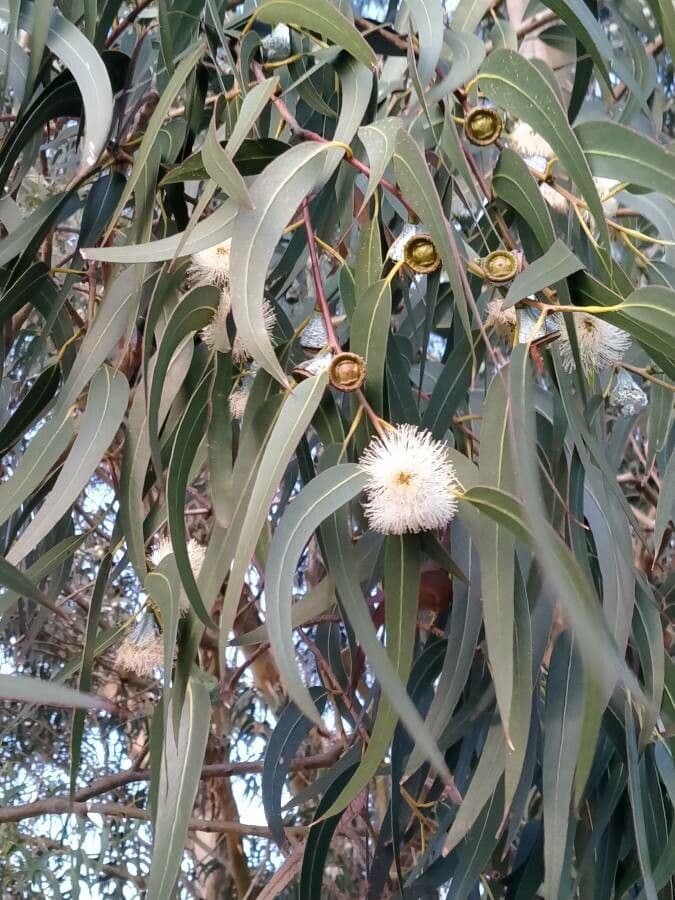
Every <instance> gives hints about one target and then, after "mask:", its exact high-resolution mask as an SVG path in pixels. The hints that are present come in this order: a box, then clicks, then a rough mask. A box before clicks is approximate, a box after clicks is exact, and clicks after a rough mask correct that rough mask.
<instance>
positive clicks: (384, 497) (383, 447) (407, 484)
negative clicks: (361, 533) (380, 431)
mask: <svg viewBox="0 0 675 900" xmlns="http://www.w3.org/2000/svg"><path fill="white" fill-rule="evenodd" d="M359 465H360V466H361V468H362V469H363V470H364V472H365V473H366V474H367V476H368V483H367V485H366V488H365V491H366V496H367V502H366V504H365V507H364V508H365V513H366V517H367V519H368V523H369V525H370V527H371V528H372V529H373V530H374V531H379V532H381V533H382V534H405V533H407V532H419V531H431V530H433V529H435V528H442V527H443V526H444V525H447V524H448V522H450V521H451V520H452V519H453V518H454V516H455V513H456V512H457V499H456V497H455V495H454V493H453V491H455V490H456V489H457V477H456V475H455V469H454V466H453V465H452V463H451V462H450V459H449V458H448V453H447V448H446V445H445V443H443V442H442V441H436V440H434V438H433V437H432V436H431V434H430V433H429V432H428V431H422V430H421V429H419V428H417V427H416V426H414V425H397V426H396V428H393V429H391V431H389V430H388V431H387V432H386V433H385V435H384V437H383V438H375V439H374V440H373V441H371V443H370V444H369V445H368V447H367V448H366V449H365V451H364V452H363V454H362V456H361V459H360V460H359Z"/></svg>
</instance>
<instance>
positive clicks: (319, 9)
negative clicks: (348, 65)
mask: <svg viewBox="0 0 675 900" xmlns="http://www.w3.org/2000/svg"><path fill="white" fill-rule="evenodd" d="M256 19H258V20H259V21H260V22H266V23H267V24H268V25H276V24H277V23H279V22H286V23H287V24H295V25H301V26H303V27H304V28H308V29H309V30H310V31H316V32H318V33H319V34H320V35H321V36H322V37H323V38H325V39H326V40H329V41H332V42H333V43H334V44H337V46H338V47H342V48H343V49H345V50H346V51H347V52H348V53H351V54H352V56H353V57H354V58H355V59H358V60H359V62H362V63H363V64H364V65H366V66H369V67H372V66H374V64H375V55H374V54H373V51H372V50H371V49H370V47H369V46H368V44H367V43H366V41H365V40H364V39H363V37H362V36H361V35H360V34H359V32H358V31H357V30H356V28H355V27H354V25H353V24H352V23H351V22H350V21H349V19H347V18H346V16H344V15H343V14H342V13H341V12H340V10H339V9H337V8H336V7H335V6H333V5H332V4H331V3H330V2H329V0H315V2H312V5H311V6H308V5H307V4H306V3H302V2H301V0H263V2H262V3H261V4H260V6H259V7H258V8H257V10H256Z"/></svg>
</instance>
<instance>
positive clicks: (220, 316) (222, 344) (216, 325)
mask: <svg viewBox="0 0 675 900" xmlns="http://www.w3.org/2000/svg"><path fill="white" fill-rule="evenodd" d="M231 305H232V303H231V300H230V292H229V290H228V288H227V287H224V288H223V292H222V294H221V296H220V303H219V304H218V308H217V309H216V311H215V313H214V314H213V318H212V319H211V321H210V322H209V324H208V325H206V326H204V328H202V331H201V336H202V340H203V341H204V343H205V344H206V346H207V347H208V348H209V350H217V351H218V353H227V351H228V350H229V349H230V338H229V335H228V333H227V317H228V315H229V312H230V307H231Z"/></svg>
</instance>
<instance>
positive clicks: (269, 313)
mask: <svg viewBox="0 0 675 900" xmlns="http://www.w3.org/2000/svg"><path fill="white" fill-rule="evenodd" d="M262 314H263V324H264V326H265V331H266V332H267V334H268V336H269V337H270V339H271V338H272V332H273V331H274V326H275V325H276V321H277V314H276V313H275V312H274V307H273V306H272V304H271V303H270V301H269V300H263V305H262ZM250 355H251V354H250V353H249V352H248V350H247V349H246V347H244V342H243V341H242V339H241V338H240V337H239V335H236V336H235V338H234V341H233V343H232V359H233V360H234V362H235V363H237V364H238V365H241V364H242V363H244V362H246V360H247V359H248V358H249V356H250Z"/></svg>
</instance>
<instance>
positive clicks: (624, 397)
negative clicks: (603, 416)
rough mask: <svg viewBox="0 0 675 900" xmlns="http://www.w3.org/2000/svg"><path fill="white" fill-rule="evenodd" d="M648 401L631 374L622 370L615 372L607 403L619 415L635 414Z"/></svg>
mask: <svg viewBox="0 0 675 900" xmlns="http://www.w3.org/2000/svg"><path fill="white" fill-rule="evenodd" d="M648 402H649V400H648V398H647V395H646V394H645V392H644V391H643V390H642V388H641V387H640V385H639V384H638V383H637V381H636V380H635V379H634V378H633V376H632V375H630V374H629V373H628V372H624V371H623V370H621V371H620V372H617V374H616V380H615V382H614V385H613V387H612V390H611V392H610V395H609V403H610V406H613V407H615V409H616V411H617V412H618V414H619V415H620V416H636V415H637V414H638V413H639V412H640V410H641V409H644V408H645V406H646V405H647V403H648Z"/></svg>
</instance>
